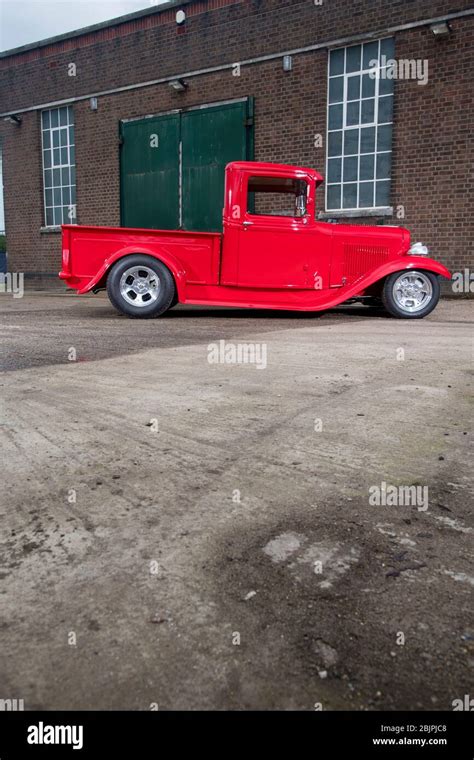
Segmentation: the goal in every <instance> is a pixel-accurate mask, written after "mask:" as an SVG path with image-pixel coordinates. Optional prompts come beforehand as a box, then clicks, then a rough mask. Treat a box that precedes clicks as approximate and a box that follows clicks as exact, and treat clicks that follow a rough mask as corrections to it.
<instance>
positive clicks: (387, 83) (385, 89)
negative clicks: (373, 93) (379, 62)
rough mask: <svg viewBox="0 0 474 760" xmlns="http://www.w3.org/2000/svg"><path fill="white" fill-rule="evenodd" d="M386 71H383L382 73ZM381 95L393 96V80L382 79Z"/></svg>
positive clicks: (380, 85)
mask: <svg viewBox="0 0 474 760" xmlns="http://www.w3.org/2000/svg"><path fill="white" fill-rule="evenodd" d="M384 71H386V69H382V72H384ZM379 95H393V79H387V78H386V77H383V76H382V77H380V82H379Z"/></svg>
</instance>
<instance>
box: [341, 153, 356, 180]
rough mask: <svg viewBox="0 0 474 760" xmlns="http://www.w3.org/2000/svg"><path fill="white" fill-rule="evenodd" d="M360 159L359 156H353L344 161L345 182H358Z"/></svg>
mask: <svg viewBox="0 0 474 760" xmlns="http://www.w3.org/2000/svg"><path fill="white" fill-rule="evenodd" d="M358 164H359V159H358V157H357V156H351V157H350V158H345V159H344V177H343V180H344V182H350V181H354V180H357V169H358Z"/></svg>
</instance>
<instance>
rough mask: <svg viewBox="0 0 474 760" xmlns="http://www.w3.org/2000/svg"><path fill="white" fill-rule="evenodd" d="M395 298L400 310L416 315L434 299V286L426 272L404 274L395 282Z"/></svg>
mask: <svg viewBox="0 0 474 760" xmlns="http://www.w3.org/2000/svg"><path fill="white" fill-rule="evenodd" d="M393 297H394V299H395V302H396V303H397V304H398V306H399V307H400V309H402V310H403V311H406V312H408V313H409V314H415V313H416V312H417V311H422V309H424V308H425V306H427V305H428V304H429V302H430V301H431V299H432V298H433V286H432V284H431V281H430V279H429V277H428V276H427V275H426V274H425V273H424V272H404V273H403V274H402V275H400V277H397V279H396V280H395V284H394V286H393Z"/></svg>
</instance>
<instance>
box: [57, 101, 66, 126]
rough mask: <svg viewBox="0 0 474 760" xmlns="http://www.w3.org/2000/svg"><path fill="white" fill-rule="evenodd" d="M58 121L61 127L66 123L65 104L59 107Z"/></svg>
mask: <svg viewBox="0 0 474 760" xmlns="http://www.w3.org/2000/svg"><path fill="white" fill-rule="evenodd" d="M59 123H60V125H61V126H62V127H65V126H66V125H67V106H66V108H60V109H59Z"/></svg>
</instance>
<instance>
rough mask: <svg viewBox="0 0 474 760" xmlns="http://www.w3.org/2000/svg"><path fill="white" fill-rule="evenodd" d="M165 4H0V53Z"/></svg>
mask: <svg viewBox="0 0 474 760" xmlns="http://www.w3.org/2000/svg"><path fill="white" fill-rule="evenodd" d="M161 2H164V0H0V50H10V49H11V48H15V47H19V46H20V45H27V44H28V43H30V42H37V41H38V40H44V39H45V38H46V37H54V36H55V35H56V34H64V33H65V32H71V31H73V30H74V29H80V28H81V27H83V26H90V25H91V24H98V23H100V22H101V21H106V20H107V19H111V18H116V17H117V16H124V15H125V14H127V13H133V12H134V11H140V10H143V9H144V8H150V7H151V6H153V5H159V4H160V3H161Z"/></svg>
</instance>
